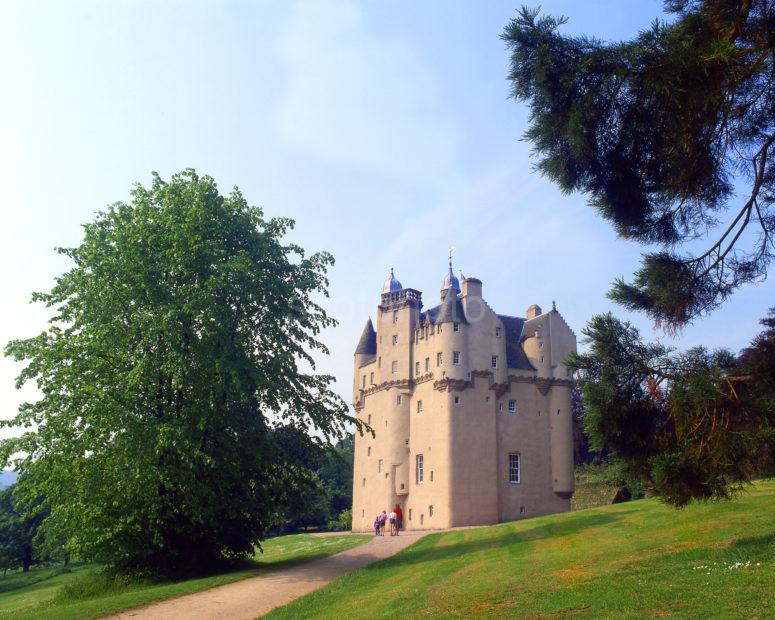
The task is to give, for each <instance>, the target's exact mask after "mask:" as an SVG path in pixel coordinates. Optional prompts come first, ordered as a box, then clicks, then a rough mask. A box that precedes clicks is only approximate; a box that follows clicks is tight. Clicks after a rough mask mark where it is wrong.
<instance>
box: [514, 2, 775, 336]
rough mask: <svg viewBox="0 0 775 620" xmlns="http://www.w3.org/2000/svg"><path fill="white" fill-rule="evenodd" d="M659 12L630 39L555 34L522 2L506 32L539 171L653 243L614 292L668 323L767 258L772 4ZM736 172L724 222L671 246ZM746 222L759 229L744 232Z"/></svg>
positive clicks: (773, 216) (702, 218)
mask: <svg viewBox="0 0 775 620" xmlns="http://www.w3.org/2000/svg"><path fill="white" fill-rule="evenodd" d="M666 8H667V10H668V11H669V12H672V13H674V14H675V15H676V19H675V20H674V21H672V22H671V23H663V22H659V21H655V22H654V24H653V26H652V27H651V28H650V29H649V30H647V31H645V32H642V33H640V34H639V35H638V36H637V37H635V38H634V39H632V40H630V41H624V42H619V43H604V42H601V41H599V40H597V39H593V38H588V37H566V36H562V35H561V34H560V33H559V29H560V27H561V26H562V25H563V24H564V23H565V21H566V20H565V18H553V17H550V16H540V15H539V12H538V10H531V9H528V8H522V10H521V11H519V14H518V16H517V18H515V19H513V20H512V21H511V22H510V23H509V24H508V25H507V26H506V28H505V30H504V33H503V35H502V38H503V40H504V41H505V42H506V44H507V45H508V47H509V48H510V50H511V54H512V55H511V71H510V74H509V80H510V81H511V84H512V96H513V97H514V98H515V99H517V100H519V101H527V102H529V104H530V110H531V116H530V126H529V128H528V130H527V131H526V132H525V138H526V139H527V140H529V141H530V142H532V144H533V147H534V151H535V153H536V154H537V155H538V156H539V158H540V159H539V162H538V169H539V170H540V171H541V172H543V173H544V174H545V175H546V176H548V177H549V178H550V179H551V180H553V181H554V182H556V183H557V184H558V185H559V187H560V188H561V189H562V190H563V191H565V192H572V191H582V192H585V193H586V194H588V195H589V197H590V204H591V206H593V207H594V208H595V209H596V210H597V211H598V213H599V214H600V215H601V216H602V217H603V218H605V219H607V220H608V221H610V222H611V224H612V225H613V227H614V228H615V230H616V232H617V233H618V234H619V235H620V236H621V237H623V238H625V239H631V240H634V241H637V242H639V243H657V244H660V245H661V246H663V249H662V250H660V251H657V252H653V253H649V254H647V255H646V256H645V258H644V262H643V265H642V268H641V269H640V270H639V271H638V272H637V274H636V277H635V281H634V283H633V284H625V283H624V282H622V281H618V282H617V283H616V284H615V285H614V288H613V290H612V292H611V296H612V298H613V299H615V300H616V301H618V302H620V303H623V304H624V305H626V306H628V307H630V308H633V309H637V310H642V311H645V312H647V313H648V314H650V315H651V316H652V317H653V318H655V319H656V320H657V321H658V322H661V323H662V324H663V325H664V326H665V327H667V328H668V329H670V328H676V327H679V326H681V325H683V324H685V323H686V322H688V321H690V320H691V319H692V318H694V317H696V316H698V315H699V314H701V313H703V312H707V311H709V310H711V309H712V308H715V307H716V306H717V305H718V304H719V303H720V302H721V301H723V300H724V299H725V298H726V297H727V296H728V295H729V294H730V293H731V292H732V291H733V290H734V289H735V288H736V287H737V286H739V285H740V284H743V283H746V282H751V281H755V280H757V279H760V278H762V277H764V276H765V275H766V271H767V267H768V264H769V263H770V261H771V260H772V258H773V248H775V245H773V235H775V211H773V209H774V208H775V205H773V200H774V199H775V168H773V166H772V161H771V159H772V151H773V148H775V146H773V144H774V143H775V83H774V82H773V79H772V76H773V72H774V71H775V67H774V66H773V60H774V59H775V54H774V53H773V52H774V51H775V38H774V37H773V36H772V6H771V2H770V0H697V1H689V0H670V1H668V2H666ZM736 177H743V178H746V179H747V180H749V182H750V194H749V196H747V199H746V200H745V202H744V203H743V205H742V207H737V208H736V209H735V212H736V213H735V214H734V215H733V217H732V218H730V222H729V226H728V227H725V230H724V229H722V230H724V232H723V233H721V234H720V237H719V238H718V240H717V241H716V242H715V243H713V244H712V245H711V246H710V248H709V249H708V251H707V252H705V253H703V254H700V255H697V256H694V255H691V254H686V253H681V252H680V247H678V248H677V246H680V245H681V244H683V243H684V242H687V241H690V240H692V239H695V238H696V237H698V236H702V235H704V234H706V233H707V232H708V231H709V230H710V229H711V228H712V227H714V226H715V225H716V224H717V223H718V220H719V219H720V218H721V215H722V214H723V213H724V212H725V211H726V210H727V209H728V208H729V207H730V204H729V201H730V200H731V199H732V198H733V180H734V179H735V178H736ZM738 209H739V211H738ZM749 225H750V226H751V228H754V227H755V228H756V229H757V232H759V233H760V234H759V235H758V236H755V235H750V234H749V235H742V236H741V233H742V231H743V230H744V229H745V228H746V227H748V226H749ZM745 243H748V244H749V246H750V247H748V248H742V247H741V246H743V245H744V244H745Z"/></svg>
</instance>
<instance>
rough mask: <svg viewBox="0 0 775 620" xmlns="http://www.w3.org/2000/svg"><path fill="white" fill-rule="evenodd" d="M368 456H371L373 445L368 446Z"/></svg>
mask: <svg viewBox="0 0 775 620" xmlns="http://www.w3.org/2000/svg"><path fill="white" fill-rule="evenodd" d="M366 456H371V446H369V447H368V448H366Z"/></svg>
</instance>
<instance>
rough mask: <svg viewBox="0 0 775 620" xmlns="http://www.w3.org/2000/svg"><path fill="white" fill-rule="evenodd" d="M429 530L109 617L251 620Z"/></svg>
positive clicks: (387, 538)
mask: <svg viewBox="0 0 775 620" xmlns="http://www.w3.org/2000/svg"><path fill="white" fill-rule="evenodd" d="M428 533H429V532H402V533H401V535H400V536H389V535H387V536H378V537H374V538H373V539H372V540H370V541H369V542H367V543H365V544H363V545H360V546H358V547H355V548H353V549H348V550H347V551H342V552H341V553H337V554H336V555H331V556H328V557H327V558H319V559H317V560H311V561H309V562H305V563H304V564H299V565H297V566H292V567H289V568H285V569H280V570H277V571H272V572H271V573H267V574H266V575H260V576H258V577H250V578H249V579H243V580H242V581H237V582H235V583H230V584H227V585H225V586H218V587H217V588H212V589H210V590H205V591H203V592H197V593H196V594H187V595H186V596H181V597H179V598H173V599H169V600H166V601H161V602H159V603H152V604H151V605H148V606H146V607H139V608H137V609H130V610H128V611H125V612H122V613H120V614H118V615H115V616H110V618H113V619H122V620H126V619H128V618H133V619H135V620H138V619H139V620H150V619H154V620H155V619H159V620H162V619H163V620H167V619H169V620H180V619H181V618H186V620H212V619H215V618H217V619H219V620H227V619H228V620H242V619H244V620H253V618H256V617H257V616H260V615H262V614H265V613H267V612H269V611H271V610H272V609H274V608H275V607H280V606H281V605H285V604H287V603H290V602H291V601H293V600H294V599H297V598H299V597H301V596H304V595H305V594H309V593H310V592H312V591H313V590H317V589H318V588H322V587H323V586H324V585H326V584H327V583H330V582H331V581H333V580H334V579H336V578H337V577H341V576H342V575H345V574H347V573H349V572H351V571H354V570H356V569H359V568H362V567H364V566H368V565H369V564H371V563H372V562H376V561H378V560H382V559H384V558H388V557H390V556H391V555H395V554H396V553H398V552H399V551H401V550H402V549H405V548H406V547H408V546H409V545H411V544H412V543H413V542H415V541H417V540H419V539H420V538H422V537H423V536H425V535H426V534H428Z"/></svg>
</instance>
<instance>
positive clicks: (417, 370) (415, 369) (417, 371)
mask: <svg viewBox="0 0 775 620" xmlns="http://www.w3.org/2000/svg"><path fill="white" fill-rule="evenodd" d="M414 374H416V375H419V374H420V362H415V363H414Z"/></svg>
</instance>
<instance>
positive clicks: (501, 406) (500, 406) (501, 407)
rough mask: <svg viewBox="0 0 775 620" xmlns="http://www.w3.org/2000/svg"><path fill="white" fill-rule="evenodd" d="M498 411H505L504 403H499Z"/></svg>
mask: <svg viewBox="0 0 775 620" xmlns="http://www.w3.org/2000/svg"><path fill="white" fill-rule="evenodd" d="M498 411H503V403H498Z"/></svg>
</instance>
